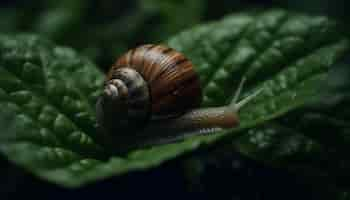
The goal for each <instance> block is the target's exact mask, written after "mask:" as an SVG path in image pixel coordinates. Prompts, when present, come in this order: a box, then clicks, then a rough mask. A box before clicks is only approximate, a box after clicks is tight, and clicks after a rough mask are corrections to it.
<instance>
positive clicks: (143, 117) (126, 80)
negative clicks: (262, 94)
mask: <svg viewBox="0 0 350 200" xmlns="http://www.w3.org/2000/svg"><path fill="white" fill-rule="evenodd" d="M242 85H243V81H242V83H241V85H240V87H239V89H238V92H237V95H236V97H238V95H239V92H240V89H241V87H242ZM256 95H257V93H256V94H253V95H251V96H249V97H247V98H246V99H245V100H242V102H240V103H238V104H236V102H232V103H231V104H230V105H227V106H221V107H212V108H198V107H199V106H200V104H201V101H202V89H201V86H200V81H199V77H198V75H197V73H196V72H195V70H194V67H193V65H192V63H191V61H190V60H189V59H187V58H186V57H185V56H184V55H183V54H182V53H180V52H177V51H176V50H174V49H172V48H169V47H166V46H163V45H152V44H149V45H142V46H140V47H137V48H135V49H131V50H129V51H128V52H127V53H125V54H124V55H122V56H121V57H120V58H119V59H118V60H117V61H116V63H115V64H114V65H113V66H112V67H111V69H110V71H109V72H108V74H107V78H106V81H105V83H104V90H103V93H102V95H101V96H100V98H99V99H98V101H97V104H96V109H97V124H98V127H99V130H100V132H101V134H102V135H103V138H104V139H103V141H104V142H105V143H110V146H118V147H120V148H124V149H125V148H126V147H139V146H145V145H148V144H157V143H166V142H168V141H173V140H178V139H182V138H184V137H185V136H187V135H188V133H197V134H198V133H199V134H203V133H206V132H208V131H211V130H216V129H222V128H231V127H235V126H237V125H238V122H239V120H238V116H237V114H236V113H237V110H238V108H239V107H240V106H242V105H243V104H245V103H246V102H248V101H249V100H250V99H251V98H252V97H253V96H256ZM236 100H237V98H235V100H234V101H236ZM238 105H240V106H238ZM115 148H117V147H115Z"/></svg>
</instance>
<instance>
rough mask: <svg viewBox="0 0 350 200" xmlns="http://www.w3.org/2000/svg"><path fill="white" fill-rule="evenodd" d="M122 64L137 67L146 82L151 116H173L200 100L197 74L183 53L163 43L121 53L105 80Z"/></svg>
mask: <svg viewBox="0 0 350 200" xmlns="http://www.w3.org/2000/svg"><path fill="white" fill-rule="evenodd" d="M122 68H131V69H134V70H135V71H137V72H138V73H139V74H140V75H141V76H142V77H143V79H144V80H145V82H146V83H147V84H148V90H149V91H148V92H149V94H150V105H149V106H150V112H151V115H152V116H153V117H161V118H162V117H168V116H176V115H179V114H182V113H184V112H186V111H188V110H189V109H191V108H194V107H198V106H199V105H200V103H201V100H202V91H201V87H200V82H199V77H198V75H197V74H196V72H195V71H194V69H193V65H192V63H191V62H190V60H188V59H187V58H186V57H185V56H184V55H183V54H181V53H179V52H177V51H176V50H174V49H172V48H169V47H166V46H163V45H152V44H149V45H143V46H140V47H137V48H135V49H132V50H130V51H128V52H127V53H125V54H124V55H122V56H121V57H120V58H119V59H118V60H117V61H116V63H115V64H114V65H113V66H112V68H111V69H110V71H109V73H108V75H107V80H111V79H113V78H115V75H116V74H118V73H117V72H118V70H119V71H120V70H121V69H122Z"/></svg>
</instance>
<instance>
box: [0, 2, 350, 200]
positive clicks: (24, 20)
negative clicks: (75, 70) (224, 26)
mask: <svg viewBox="0 0 350 200" xmlns="http://www.w3.org/2000/svg"><path fill="white" fill-rule="evenodd" d="M0 5H1V7H0V32H1V33H16V32H31V33H40V34H42V35H44V36H45V37H47V38H50V39H51V40H53V41H55V42H56V43H58V44H60V45H67V46H72V47H73V48H75V49H77V50H78V51H79V52H81V53H83V54H85V55H86V56H88V57H90V58H91V59H92V60H93V61H94V62H95V63H96V64H97V65H98V66H99V67H100V68H101V70H102V71H105V70H107V69H108V66H109V65H110V64H111V63H112V62H113V61H114V59H115V58H116V57H117V56H118V55H119V54H120V53H122V52H124V51H125V50H126V49H128V48H131V47H134V46H136V45H138V44H143V43H149V42H152V43H156V42H160V41H164V40H165V39H166V38H168V37H169V36H171V35H174V34H175V33H177V32H179V31H181V30H183V29H186V28H190V27H192V26H193V25H195V24H199V23H203V22H207V21H211V20H217V19H220V18H221V17H223V16H224V15H226V14H229V13H232V12H237V11H242V10H244V9H257V8H273V7H278V8H286V9H288V10H296V11H301V12H306V13H308V14H320V15H329V16H331V17H334V18H337V19H338V20H339V21H341V22H343V23H344V24H345V25H346V24H348V22H349V20H350V14H349V11H348V9H349V8H350V3H349V2H348V1H346V0H342V1H335V0H287V1H285V0H265V1H258V0H250V1H243V0H242V1H238V0H215V1H213V0H202V1H201V0H139V1H136V0H135V1H131V0H125V1H112V0H104V1H92V0H76V1H74V0H73V1H70V0H62V1H58V0H56V1H52V0H36V1H35V0H31V1H29V0H22V1H19V0H17V1H13V0H7V1H0ZM345 27H346V26H345ZM192 168H194V169H195V170H193V169H192ZM328 189H330V188H328V187H326V186H325V187H324V188H323V187H322V186H321V187H320V186H319V185H317V186H316V185H315V184H314V183H309V182H308V181H305V180H304V179H303V178H302V177H299V176H298V175H297V174H293V173H291V172H286V171H284V170H282V169H276V168H272V167H268V166H265V165H263V164H261V163H258V162H256V161H253V160H251V159H249V158H247V157H244V156H242V155H239V154H238V153H235V152H220V151H218V152H215V153H212V154H211V156H210V157H208V156H207V152H205V151H202V152H198V153H196V154H195V155H191V156H183V157H180V158H177V159H176V160H173V161H171V162H167V163H166V164H163V165H162V166H160V167H158V168H156V169H151V170H148V171H144V172H134V173H130V174H128V175H125V176H122V177H113V178H109V179H107V180H105V181H101V182H97V183H95V184H91V185H88V186H86V187H83V188H80V189H74V190H70V189H64V188H61V187H58V186H55V185H53V184H50V183H47V182H45V181H41V180H39V179H37V178H36V177H33V176H32V175H31V174H29V173H28V172H26V171H25V170H24V169H21V168H19V167H17V166H13V165H12V164H10V163H9V162H8V161H7V160H6V159H5V158H3V157H0V198H1V199H17V198H39V199H64V198H69V199H70V198H71V199H73V198H84V199H85V198H91V199H92V198H106V199H109V198H113V199H117V198H120V199H121V198H146V199H148V198H152V199H153V198H154V199H158V198H159V199H163V198H165V199H179V198H182V199H184V198H196V199H197V198H198V199H237V200H238V199H240V200H241V199H247V200H250V199H252V200H255V199H270V200H273V199H334V196H327V195H326V194H329V195H332V194H333V193H332V192H329V193H328V192H325V193H320V190H328Z"/></svg>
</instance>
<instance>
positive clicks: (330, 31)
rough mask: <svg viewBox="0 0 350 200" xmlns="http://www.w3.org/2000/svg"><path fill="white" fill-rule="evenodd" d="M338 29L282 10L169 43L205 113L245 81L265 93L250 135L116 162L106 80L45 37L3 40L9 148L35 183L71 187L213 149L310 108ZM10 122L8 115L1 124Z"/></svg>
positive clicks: (236, 18)
mask: <svg viewBox="0 0 350 200" xmlns="http://www.w3.org/2000/svg"><path fill="white" fill-rule="evenodd" d="M337 30H338V29H337V26H336V24H335V23H334V22H333V21H331V20H329V19H327V18H325V17H311V16H305V15H301V14H296V13H289V12H286V11H283V10H268V11H264V12H254V13H253V12H252V13H248V12H247V13H240V14H235V15H231V16H228V17H226V18H224V19H223V20H220V21H218V22H212V23H209V24H205V25H201V26H197V27H194V28H192V29H190V30H188V31H185V32H182V33H180V34H179V35H177V36H175V37H173V38H171V39H170V40H169V41H168V42H167V43H168V44H169V45H170V46H172V47H174V48H175V49H177V50H179V51H181V52H183V53H185V54H186V55H188V57H189V58H190V59H191V60H192V61H193V63H194V64H195V66H196V70H197V71H198V73H199V74H200V77H201V82H202V85H203V90H204V94H205V95H204V96H205V97H204V103H203V106H208V105H223V104H225V103H228V102H229V101H230V100H231V98H232V94H233V92H234V90H235V88H236V87H237V84H238V82H239V81H240V79H241V77H242V76H246V77H247V78H248V81H247V84H246V87H245V89H244V94H243V96H246V95H249V94H250V93H252V92H254V91H255V90H257V89H259V88H261V87H265V90H264V91H263V92H262V94H261V95H259V96H258V97H257V98H256V99H255V100H254V101H252V102H250V103H249V104H248V105H246V106H245V107H244V108H243V109H242V110H241V112H240V117H241V127H240V128H238V129H231V130H226V131H222V132H221V133H217V134H212V135H208V136H197V137H191V138H188V139H186V140H184V141H183V142H178V143H174V144H168V145H159V146H154V147H151V148H148V149H140V150H135V151H132V152H129V153H127V154H125V155H123V156H118V155H111V154H110V153H109V152H106V150H104V149H103V147H101V146H100V145H99V144H98V143H97V142H96V141H95V138H96V137H98V135H97V132H96V130H95V127H96V125H95V111H94V103H95V102H96V98H97V96H98V95H99V92H100V90H99V89H100V87H101V85H102V81H103V76H102V74H101V73H100V72H99V71H98V70H97V69H96V67H95V66H94V65H93V64H91V63H90V62H89V61H88V60H87V59H85V58H82V57H81V56H79V55H77V54H76V53H75V52H74V51H73V50H71V49H69V48H64V47H56V46H55V45H54V44H51V43H50V42H48V41H46V40H43V39H40V38H38V37H36V36H28V35H19V36H0V71H1V72H0V102H1V107H2V108H3V109H2V111H0V113H1V114H0V116H2V113H5V111H6V113H9V114H8V115H9V116H10V117H6V120H5V121H6V124H5V125H6V127H5V128H6V130H7V131H4V132H2V133H1V134H0V150H1V152H3V153H4V154H5V155H6V156H7V157H8V158H9V159H10V160H11V161H13V162H15V163H18V164H19V165H21V166H23V167H25V168H27V169H28V170H30V171H31V172H33V173H35V174H36V175H38V176H40V177H42V178H44V179H47V180H50V181H52V182H55V183H58V184H60V185H63V186H67V187H76V186H80V185H83V184H86V183H89V182H92V181H96V180H98V179H103V178H106V177H109V176H113V175H120V174H123V173H126V172H130V171H134V170H141V169H147V168H150V167H155V166H157V165H159V164H161V163H162V162H164V161H167V160H170V159H173V158H175V157H177V156H179V155H181V154H183V153H186V152H191V151H193V150H195V149H199V147H201V146H203V147H205V146H206V145H208V144H219V143H230V142H231V141H232V139H233V138H235V137H237V136H239V135H240V134H242V133H244V131H242V130H243V129H246V128H251V127H255V126H257V125H259V124H262V123H265V122H267V121H269V120H271V119H275V118H278V117H283V116H284V115H285V114H286V113H287V112H289V111H291V110H293V109H296V108H300V107H302V106H303V105H304V104H305V103H306V102H308V101H309V99H311V97H313V96H314V94H315V93H317V92H318V89H319V86H320V83H321V81H322V80H324V79H325V77H326V74H327V72H328V69H329V67H330V66H331V65H332V64H333V63H334V62H336V61H337V60H338V59H339V58H340V57H341V56H342V55H344V54H345V52H346V51H347V49H348V41H347V39H346V38H345V37H343V36H342V34H341V33H340V32H338V31H337ZM0 119H1V117H0Z"/></svg>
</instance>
